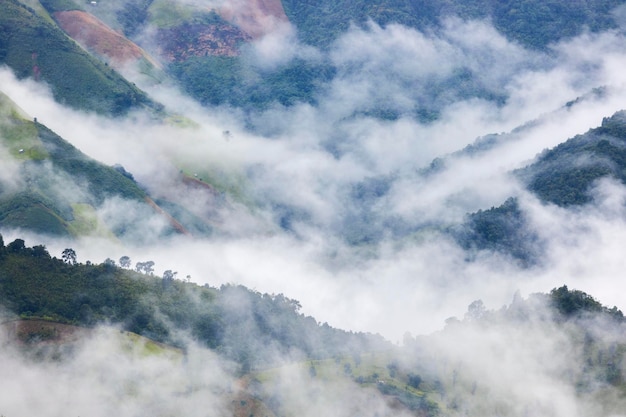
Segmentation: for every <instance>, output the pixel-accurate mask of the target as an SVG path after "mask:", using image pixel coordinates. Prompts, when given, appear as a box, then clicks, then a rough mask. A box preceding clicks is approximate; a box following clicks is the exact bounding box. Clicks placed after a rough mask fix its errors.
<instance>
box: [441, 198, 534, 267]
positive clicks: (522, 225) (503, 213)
mask: <svg viewBox="0 0 626 417" xmlns="http://www.w3.org/2000/svg"><path fill="white" fill-rule="evenodd" d="M453 234H454V235H455V236H456V237H457V241H458V242H459V243H460V244H461V246H462V247H463V248H465V249H468V250H472V251H475V250H485V249H487V250H495V251H500V252H502V253H505V254H508V255H510V256H512V257H513V258H515V259H517V260H519V261H520V262H521V264H522V265H526V266H529V265H532V264H534V263H535V262H536V260H537V259H536V258H537V256H538V255H539V254H540V253H541V245H540V242H539V241H538V238H537V235H536V234H535V233H534V232H532V231H531V230H529V225H528V222H527V221H526V219H525V217H524V214H523V212H522V211H521V210H520V208H519V204H518V202H517V199H515V198H509V199H508V200H506V201H505V202H504V204H502V205H501V206H499V207H492V208H490V209H489V210H479V211H478V212H476V213H473V214H470V215H469V216H468V219H467V221H466V223H465V224H464V225H463V227H462V228H461V229H460V230H457V231H454V232H453Z"/></svg>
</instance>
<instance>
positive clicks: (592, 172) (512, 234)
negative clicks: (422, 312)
mask: <svg viewBox="0 0 626 417" xmlns="http://www.w3.org/2000/svg"><path fill="white" fill-rule="evenodd" d="M515 174H516V175H517V176H518V177H519V178H520V179H521V180H522V181H523V182H524V183H525V184H526V186H527V188H528V189H529V190H530V191H531V192H533V193H534V194H535V195H536V196H537V197H538V198H539V199H540V200H541V201H542V202H543V203H545V204H555V205H558V206H560V207H576V206H581V205H584V204H587V203H589V202H591V201H592V199H593V195H592V194H591V189H592V187H593V185H594V184H596V183H597V181H598V180H600V179H602V178H613V179H615V180H617V181H620V182H621V183H623V184H626V111H620V112H617V113H615V114H614V115H613V116H611V117H606V118H604V120H603V121H602V125H601V126H599V127H597V128H594V129H591V130H589V131H588V132H586V133H584V134H581V135H577V136H575V137H573V138H571V139H569V140H567V141H565V142H564V143H561V144H560V145H558V146H556V147H555V148H553V149H549V150H548V149H546V150H544V151H543V152H542V153H541V154H540V155H538V156H537V158H536V161H535V162H534V163H533V164H531V165H529V166H527V167H525V168H523V169H520V170H518V171H516V172H515ZM453 234H454V235H455V236H456V237H457V240H458V241H459V243H460V244H461V245H462V246H463V247H464V248H465V249H469V250H471V251H475V250H483V249H488V250H496V251H500V252H502V253H506V254H508V255H511V256H512V257H513V258H515V259H517V260H519V261H521V262H522V264H524V265H532V264H534V263H536V262H538V261H539V259H540V255H541V253H542V242H540V241H539V240H538V237H537V234H536V233H535V232H533V231H532V230H529V228H528V222H527V220H526V219H525V216H524V213H523V212H522V211H521V210H520V208H519V205H518V202H517V200H516V199H514V198H511V199H509V200H507V201H506V202H505V203H503V204H502V205H501V206H499V207H492V208H491V209H488V210H481V211H478V212H476V213H472V214H470V215H468V218H467V221H466V223H465V224H464V225H463V226H462V227H461V228H460V229H455V230H454V231H453Z"/></svg>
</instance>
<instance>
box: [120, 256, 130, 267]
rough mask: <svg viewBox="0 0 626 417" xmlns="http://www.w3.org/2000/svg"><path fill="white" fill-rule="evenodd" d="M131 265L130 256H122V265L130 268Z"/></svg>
mask: <svg viewBox="0 0 626 417" xmlns="http://www.w3.org/2000/svg"><path fill="white" fill-rule="evenodd" d="M130 265H131V262H130V258H129V257H128V256H126V255H124V256H122V257H121V258H120V266H121V267H122V268H130Z"/></svg>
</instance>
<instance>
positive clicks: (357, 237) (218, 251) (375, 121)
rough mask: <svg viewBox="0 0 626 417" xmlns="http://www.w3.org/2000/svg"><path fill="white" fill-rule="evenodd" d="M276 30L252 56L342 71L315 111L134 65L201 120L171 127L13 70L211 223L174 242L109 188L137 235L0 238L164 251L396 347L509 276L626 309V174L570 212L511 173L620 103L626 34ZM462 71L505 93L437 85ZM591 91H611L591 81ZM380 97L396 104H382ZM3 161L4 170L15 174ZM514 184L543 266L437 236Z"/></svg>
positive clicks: (111, 214) (106, 252) (60, 127)
mask: <svg viewBox="0 0 626 417" xmlns="http://www.w3.org/2000/svg"><path fill="white" fill-rule="evenodd" d="M280 30H281V31H282V32H281V31H279V32H275V33H271V34H269V35H267V36H266V37H261V38H259V39H258V40H256V41H255V43H252V44H251V46H250V50H249V51H247V52H246V53H247V54H249V58H250V59H251V60H257V61H258V65H261V66H264V68H266V69H267V70H270V69H272V68H275V67H276V66H280V65H286V64H287V63H288V62H290V61H291V60H293V59H295V58H298V59H304V60H312V61H315V60H327V61H328V62H331V63H332V64H333V65H335V66H336V67H337V69H338V71H337V74H336V76H335V77H334V78H333V79H332V80H331V81H330V82H329V83H328V84H327V85H325V86H324V87H323V88H321V89H320V91H319V93H318V96H317V97H316V100H317V103H318V104H317V105H315V106H313V105H310V104H298V105H295V106H292V107H283V106H280V105H275V106H272V107H270V108H269V109H267V110H264V111H262V112H256V113H252V114H248V115H245V114H243V112H241V111H239V110H237V109H232V108H227V107H223V108H221V107H215V108H203V107H201V106H199V105H198V104H196V103H195V102H194V101H193V100H191V99H190V98H188V97H186V96H185V95H184V94H183V93H181V92H180V91H178V90H177V89H176V87H175V86H173V85H171V84H167V83H164V84H160V85H154V84H150V83H147V82H146V83H143V84H142V83H141V80H140V79H137V80H136V81H137V82H138V84H139V85H141V86H142V87H143V88H144V89H146V91H147V92H148V93H149V94H150V95H151V96H152V97H153V98H155V99H156V100H158V101H160V102H162V103H164V104H165V105H166V108H167V110H168V111H169V112H171V113H172V114H178V115H182V116H184V118H185V120H187V121H189V122H187V123H182V124H175V123H173V124H172V123H162V122H159V121H155V120H154V118H153V117H151V116H150V115H146V114H143V113H141V112H137V113H134V114H131V115H129V116H128V117H126V118H118V119H108V118H105V117H101V116H96V115H93V114H84V113H82V112H78V111H75V110H71V109H67V108H65V107H63V106H60V105H58V104H56V103H55V102H54V101H53V100H52V98H51V94H50V93H49V91H48V90H47V89H46V87H45V86H43V85H41V84H39V83H35V82H33V81H30V80H23V81H18V80H17V79H16V78H15V77H14V76H13V75H12V74H11V73H10V72H9V70H7V69H3V70H1V71H0V86H1V89H2V91H3V92H4V93H6V94H7V95H8V96H9V97H11V98H12V99H13V100H14V101H16V102H17V104H18V105H19V106H20V107H22V108H23V109H24V110H25V111H26V112H27V113H28V114H29V115H30V116H32V117H37V119H38V121H39V122H40V123H43V124H45V125H46V126H48V127H49V128H51V129H52V130H54V131H55V132H56V133H58V134H59V135H61V136H62V137H63V138H65V139H66V140H68V141H69V142H70V143H72V144H73V145H74V146H76V147H77V148H79V149H80V150H81V151H83V152H85V153H86V154H87V155H89V156H91V157H93V158H95V159H97V160H99V161H101V162H103V163H106V164H109V165H113V164H118V163H119V164H121V165H123V166H124V168H125V169H126V170H127V171H129V172H131V173H132V174H133V176H134V177H135V179H136V180H137V181H138V183H140V184H141V185H142V186H144V187H145V188H146V189H147V190H148V191H149V192H150V194H151V195H152V196H153V197H166V198H169V199H173V200H175V201H176V202H177V203H179V204H181V205H183V206H184V207H186V208H187V209H188V210H189V211H191V212H193V213H194V214H197V215H199V216H202V217H203V218H205V219H208V220H207V221H208V222H209V223H210V224H211V226H212V227H213V230H214V232H213V234H212V235H211V236H209V237H202V236H193V237H189V236H170V237H168V238H161V237H160V235H159V233H158V232H157V233H155V230H157V231H158V230H159V228H160V227H162V223H163V220H162V219H159V218H158V216H156V215H153V216H150V215H147V214H146V213H143V212H141V211H139V210H138V209H135V208H133V207H132V206H131V205H130V204H129V203H126V202H121V201H107V202H105V203H104V204H103V205H102V206H101V207H98V214H99V217H100V218H101V219H103V221H104V220H107V222H108V223H111V222H114V221H116V219H117V221H120V219H122V220H123V221H124V222H127V223H129V224H133V233H134V234H136V235H137V237H141V238H140V239H138V240H139V242H138V243H137V244H133V245H131V244H128V243H124V242H122V241H111V240H110V239H107V238H102V237H85V238H81V239H79V240H78V241H68V240H55V239H51V238H49V237H41V236H33V235H32V234H27V233H25V232H24V231H15V230H3V231H2V233H3V235H4V236H5V241H10V240H11V239H12V238H15V237H23V236H26V240H27V242H26V243H27V245H35V244H39V243H43V244H45V245H46V246H47V248H48V249H49V251H50V252H51V254H53V255H56V256H58V255H59V254H60V253H61V251H62V250H63V249H64V248H66V247H70V246H71V247H73V248H75V249H76V251H77V254H78V258H79V261H81V262H84V261H86V260H91V261H93V262H101V261H103V260H104V259H105V258H111V259H119V257H120V256H123V255H127V256H130V257H131V259H132V260H133V262H136V261H145V260H148V259H151V260H154V261H155V262H156V272H157V273H160V272H161V271H164V270H167V269H171V270H175V271H178V273H179V276H182V277H184V276H187V275H190V276H191V278H192V281H194V282H197V283H199V284H203V283H208V284H210V285H214V286H219V285H220V284H222V283H241V284H243V285H246V286H248V287H250V288H253V289H256V290H258V291H261V292H268V293H284V294H285V295H287V296H288V297H290V298H294V299H297V300H299V301H300V302H301V303H302V306H303V312H304V313H305V314H307V315H312V316H314V317H315V318H316V319H317V320H318V321H320V322H328V323H329V324H331V325H333V326H335V327H339V328H343V329H348V330H355V331H369V332H374V333H380V334H382V335H383V336H385V337H386V338H388V339H389V340H391V341H393V342H396V341H400V340H401V338H402V336H403V335H404V334H405V333H406V332H411V333H413V334H424V333H430V332H433V331H436V330H438V329H441V328H442V327H443V325H444V321H445V319H446V318H448V317H450V316H460V315H462V314H463V311H464V310H465V307H466V306H467V305H468V304H469V303H470V302H472V301H473V300H476V299H482V300H484V301H485V303H487V304H489V305H493V306H499V305H502V304H504V303H507V302H508V301H509V300H510V299H511V297H512V294H513V293H514V292H515V291H516V290H521V291H522V294H530V293H533V292H546V291H549V290H550V289H552V288H554V287H556V286H560V285H562V284H564V283H567V284H568V285H569V286H571V287H573V288H580V289H581V290H584V291H587V292H589V293H591V294H593V295H594V296H596V297H598V298H599V299H600V300H601V301H602V302H603V303H606V304H610V305H613V304H615V305H618V307H623V305H622V304H623V300H621V299H620V296H619V294H620V293H621V291H620V290H621V289H623V288H621V287H620V285H621V284H619V282H621V281H620V280H619V277H620V276H621V271H623V270H624V266H625V265H624V263H625V261H624V258H623V256H621V252H620V246H619V242H621V241H623V239H624V237H625V233H626V228H625V227H624V226H625V224H624V219H625V218H626V217H625V216H624V214H626V213H625V212H624V205H623V199H622V198H621V197H618V196H623V195H624V190H623V186H622V185H621V184H617V183H614V182H603V183H601V184H598V188H597V189H596V191H595V192H596V194H597V195H598V196H599V197H598V198H597V199H596V201H595V202H594V203H593V204H589V205H587V206H584V207H581V208H579V209H572V210H565V209H560V208H557V207H552V206H545V205H542V204H540V203H539V202H537V201H536V199H535V198H534V197H533V196H532V195H530V194H528V193H527V192H526V191H525V190H524V188H523V186H522V185H521V184H520V183H519V182H518V181H517V180H516V178H515V177H514V176H512V175H510V173H511V171H512V170H515V169H517V168H521V167H524V166H526V165H527V164H529V163H531V162H532V160H533V158H534V157H535V156H536V155H537V154H538V153H539V152H541V151H542V150H543V149H546V148H551V147H554V146H555V145H557V144H559V143H561V142H563V141H565V140H566V139H568V138H570V137H572V136H574V135H576V134H580V133H584V132H585V131H586V130H588V129H589V128H592V127H596V126H598V125H599V124H600V123H601V121H602V118H603V117H606V116H610V115H611V114H613V113H614V112H615V111H617V110H620V109H621V108H622V107H621V106H622V105H623V102H624V98H625V97H626V94H625V91H624V75H623V74H624V72H623V70H622V68H623V67H624V65H625V64H626V51H625V50H624V48H625V47H624V45H625V43H624V42H623V41H624V39H623V36H622V35H621V34H620V33H619V32H607V33H602V34H588V33H585V34H583V35H582V36H580V37H578V38H576V39H572V40H569V41H564V42H562V43H560V44H555V45H552V46H551V47H550V49H549V50H548V51H545V52H539V51H530V50H525V49H524V48H522V47H521V46H519V45H517V44H514V43H511V42H509V41H507V40H506V39H505V38H504V37H502V36H501V35H499V34H498V33H497V32H496V31H495V29H493V28H492V27H491V26H490V25H489V24H488V23H487V22H482V21H474V22H463V21H460V20H455V19H452V20H449V21H448V22H446V23H445V24H444V25H443V28H442V29H441V30H440V31H437V32H424V33H422V32H418V31H416V30H413V29H409V28H405V27H402V26H398V25H390V26H387V27H385V28H382V27H379V26H377V25H376V24H374V23H370V24H369V25H368V26H367V27H365V28H357V27H353V28H351V29H350V30H349V31H348V32H347V33H346V34H345V35H343V36H342V37H340V38H339V39H338V40H337V41H336V42H335V43H334V44H333V45H332V46H331V47H330V49H329V50H328V51H326V52H323V51H319V50H316V49H315V48H312V47H306V48H305V47H303V49H301V48H300V47H301V46H302V45H298V44H297V41H296V39H295V37H294V34H293V28H287V27H284V28H283V29H280ZM277 51H284V53H283V54H282V55H281V54H278V52H277ZM276 54H278V55H276ZM459 71H470V72H471V73H472V74H473V77H474V78H473V79H472V80H473V81H472V82H473V83H474V87H475V89H476V90H477V91H479V92H481V91H484V92H486V93H490V94H492V95H493V96H496V97H499V99H498V100H491V99H489V98H486V97H487V96H486V95H485V94H486V93H485V94H482V93H480V94H475V95H472V94H469V95H462V94H459V93H458V92H457V91H446V92H445V93H443V94H441V93H439V92H435V91H434V90H433V89H432V88H431V87H432V86H442V85H445V83H446V82H448V81H449V79H450V77H453V76H454V75H455V74H458V73H459ZM598 87H604V88H605V93H604V94H602V95H599V96H598V95H590V92H591V91H592V90H593V89H594V88H598ZM577 98H582V99H581V100H579V101H578V102H576V103H575V104H573V105H571V106H569V107H565V104H566V103H568V102H571V101H572V100H575V99H577ZM377 105H380V106H383V107H386V108H391V109H393V110H394V111H396V112H397V114H399V117H397V118H395V119H392V120H383V119H379V118H376V117H374V116H369V115H368V114H369V113H368V111H370V110H372V109H374V107H375V106H377ZM417 107H426V108H433V109H436V110H438V112H439V117H438V118H437V119H436V120H432V121H420V120H419V118H416V117H414V115H413V113H412V111H413V110H414V109H415V108H417ZM226 131H228V134H227V135H226V134H225V133H224V132H226ZM488 134H501V135H499V136H498V140H497V141H496V143H495V145H493V146H490V147H487V148H486V149H484V150H481V151H480V152H477V153H463V152H461V153H458V152H457V151H460V150H462V149H463V148H464V147H465V146H467V145H469V144H472V143H474V141H475V140H476V139H477V138H479V137H483V136H485V135H488ZM455 152H457V153H455ZM0 155H2V154H0ZM435 158H443V161H444V165H443V168H441V169H439V170H435V171H431V172H428V173H425V172H426V171H425V170H427V168H428V167H429V166H430V164H431V162H432V161H433V159H435ZM4 160H5V157H3V166H5V165H4ZM181 169H183V170H185V172H187V173H190V174H192V173H197V174H198V175H199V177H203V178H204V179H209V180H210V182H211V183H213V184H217V185H218V186H220V187H222V189H225V190H229V192H228V193H225V194H221V195H220V196H217V197H216V196H215V195H211V194H207V193H206V192H204V193H203V192H192V191H188V190H186V189H184V188H181V186H180V184H179V183H178V182H177V181H176V180H175V177H176V175H177V173H178V172H179V170H181ZM1 175H2V177H0V178H2V181H3V184H4V183H5V182H6V181H7V179H5V177H6V178H9V179H10V176H7V175H6V172H3V173H2V174H1ZM509 196H516V197H518V199H519V201H520V204H521V207H522V210H523V211H524V212H525V213H527V214H528V215H529V218H530V219H531V227H532V228H534V229H535V230H536V231H537V232H538V233H539V235H540V237H541V238H542V239H544V240H545V241H546V242H547V246H546V247H547V251H546V252H545V253H544V254H543V258H544V259H543V262H542V263H541V266H537V267H534V268H531V269H523V268H520V267H519V266H518V265H517V263H515V262H514V261H512V260H510V259H507V258H506V257H505V256H504V255H501V254H497V253H488V252H485V253H479V254H478V256H477V257H476V258H475V259H474V260H472V261H468V260H467V254H466V253H465V252H464V251H463V250H462V249H461V248H459V247H458V246H457V244H456V243H455V242H454V241H453V240H452V239H451V238H450V237H449V236H447V235H446V234H445V233H443V232H442V231H443V230H444V229H445V228H446V227H448V226H451V225H456V224H460V223H461V222H462V221H463V220H464V216H465V215H466V214H467V213H470V212H474V211H476V210H479V209H488V208H490V207H492V206H498V205H500V204H501V203H502V202H504V200H506V198H508V197H509ZM120 213H122V214H123V215H120ZM135 240H137V239H135Z"/></svg>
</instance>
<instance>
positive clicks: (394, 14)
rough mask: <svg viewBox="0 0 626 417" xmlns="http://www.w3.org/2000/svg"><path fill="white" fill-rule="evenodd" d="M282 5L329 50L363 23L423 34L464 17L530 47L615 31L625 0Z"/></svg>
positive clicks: (288, 0) (290, 1)
mask: <svg viewBox="0 0 626 417" xmlns="http://www.w3.org/2000/svg"><path fill="white" fill-rule="evenodd" d="M282 3H283V7H284V8H285V12H286V13H287V16H288V17H289V20H290V21H291V22H293V23H294V24H295V25H296V26H297V28H298V31H299V33H300V35H301V37H302V39H303V41H304V42H306V43H310V44H313V45H317V46H322V47H324V46H327V45H329V44H330V43H331V42H332V41H333V40H334V39H336V38H337V37H338V36H339V35H340V34H341V33H343V32H345V31H346V30H347V29H348V27H349V25H350V24H351V23H354V24H357V25H363V24H364V23H365V22H366V21H367V20H368V19H371V20H373V21H374V22H376V23H378V24H380V25H383V26H384V25H387V24H390V23H400V24H403V25H406V26H409V27H413V28H417V29H420V30H424V29H428V28H437V27H438V26H439V24H440V20H441V19H442V18H444V17H447V16H458V17H461V18H463V19H486V18H488V19H490V20H492V21H493V24H494V26H495V27H496V29H498V30H499V31H500V32H502V33H503V34H504V35H506V36H507V37H508V38H509V39H512V40H515V41H517V42H519V43H521V44H522V45H525V46H528V47H531V48H544V47H546V46H547V45H548V44H550V43H552V42H556V41H558V40H560V39H563V38H568V37H571V36H575V35H578V34H580V33H581V32H582V30H583V29H584V28H585V27H587V28H589V29H590V30H592V31H601V30H605V29H609V28H614V27H616V25H615V22H614V21H613V18H612V15H611V13H610V12H611V10H613V9H614V8H615V7H617V6H619V5H620V4H623V3H624V2H623V1H621V0H592V1H569V2H567V1H563V0H550V1H540V0H524V1H498V0H472V1H455V0H446V1H439V0H419V1H411V0H377V1H374V2H372V1H365V0H359V1H347V0H339V1H331V0H323V1H319V2H316V3H311V2H306V1H302V0H284V1H283V2H282Z"/></svg>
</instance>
